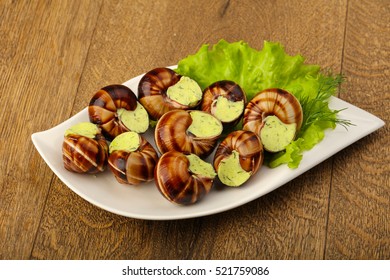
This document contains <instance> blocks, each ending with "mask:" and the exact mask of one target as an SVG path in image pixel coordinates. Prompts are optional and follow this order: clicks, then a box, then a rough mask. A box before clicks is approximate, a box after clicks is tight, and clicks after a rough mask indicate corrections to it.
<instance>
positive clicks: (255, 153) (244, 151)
mask: <svg viewBox="0 0 390 280" xmlns="http://www.w3.org/2000/svg"><path fill="white" fill-rule="evenodd" d="M234 150H235V151H237V152H238V154H239V162H240V165H241V167H242V169H244V170H245V171H247V172H251V176H253V175H254V174H256V173H257V171H258V170H259V168H260V167H261V165H262V164H263V160H264V149H263V145H262V143H261V141H260V138H259V137H258V136H257V135H256V134H255V133H253V132H251V131H245V130H236V131H233V132H231V133H230V134H229V135H228V136H227V137H226V138H225V139H224V140H223V141H222V142H221V143H220V144H219V146H218V148H217V150H216V152H215V155H214V161H213V165H214V169H215V170H218V167H219V164H220V163H221V161H222V160H224V159H226V158H227V157H228V156H230V155H231V154H232V152H233V151H234Z"/></svg>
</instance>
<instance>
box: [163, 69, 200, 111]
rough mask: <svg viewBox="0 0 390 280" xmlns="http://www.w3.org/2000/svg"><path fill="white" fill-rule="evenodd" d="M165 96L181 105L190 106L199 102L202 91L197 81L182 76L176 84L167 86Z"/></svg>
mask: <svg viewBox="0 0 390 280" xmlns="http://www.w3.org/2000/svg"><path fill="white" fill-rule="evenodd" d="M167 96H168V97H169V98H170V99H172V100H174V101H176V102H178V103H180V104H182V105H186V106H190V107H191V106H195V105H196V104H198V103H199V101H200V100H201V99H202V96H203V93H202V89H201V88H200V86H199V85H198V83H197V82H195V81H194V80H193V79H191V78H189V77H186V76H183V77H181V78H180V80H179V81H178V82H177V83H176V84H174V85H173V86H171V87H169V88H168V90H167Z"/></svg>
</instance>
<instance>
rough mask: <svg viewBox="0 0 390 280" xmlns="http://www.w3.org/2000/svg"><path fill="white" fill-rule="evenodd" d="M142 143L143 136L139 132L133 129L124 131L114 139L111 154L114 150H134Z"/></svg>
mask: <svg viewBox="0 0 390 280" xmlns="http://www.w3.org/2000/svg"><path fill="white" fill-rule="evenodd" d="M140 144H141V137H140V136H139V135H138V133H136V132H133V131H129V132H124V133H122V134H119V135H118V136H117V137H115V138H114V140H112V142H111V144H110V147H109V152H110V154H111V153H112V152H114V151H125V152H134V151H135V150H137V149H138V148H139V146H140Z"/></svg>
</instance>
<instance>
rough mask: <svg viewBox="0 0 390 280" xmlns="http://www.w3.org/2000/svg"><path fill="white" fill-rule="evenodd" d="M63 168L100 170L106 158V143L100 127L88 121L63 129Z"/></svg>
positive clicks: (83, 170)
mask: <svg viewBox="0 0 390 280" xmlns="http://www.w3.org/2000/svg"><path fill="white" fill-rule="evenodd" d="M62 158H63V163H64V167H65V169H67V170H69V171H72V172H76V173H90V174H95V173H99V172H102V171H103V170H104V169H105V167H106V165H107V159H108V145H107V142H106V139H105V137H104V136H103V134H102V133H101V130H100V128H99V127H98V126H97V125H95V124H92V123H89V122H82V123H78V124H75V125H73V126H72V127H70V128H69V129H67V130H66V131H65V134H64V140H63V144H62Z"/></svg>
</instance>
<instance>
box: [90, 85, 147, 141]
mask: <svg viewBox="0 0 390 280" xmlns="http://www.w3.org/2000/svg"><path fill="white" fill-rule="evenodd" d="M88 114H89V119H90V121H91V122H92V123H95V124H97V125H99V127H100V128H101V129H102V131H103V133H104V135H105V136H106V138H108V139H109V140H112V139H113V138H115V137H116V136H118V135H119V134H121V133H123V132H127V131H134V132H137V133H143V132H145V131H146V130H147V129H148V127H149V116H148V113H147V112H146V110H145V108H144V107H143V106H142V105H141V104H140V103H139V102H138V101H137V97H136V96H135V94H134V92H133V91H132V90H131V89H129V88H128V87H126V86H124V85H108V86H106V87H103V88H102V89H101V90H99V91H98V92H96V93H95V95H94V96H93V97H92V98H91V100H90V103H89V106H88Z"/></svg>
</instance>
